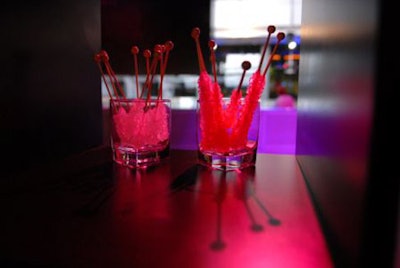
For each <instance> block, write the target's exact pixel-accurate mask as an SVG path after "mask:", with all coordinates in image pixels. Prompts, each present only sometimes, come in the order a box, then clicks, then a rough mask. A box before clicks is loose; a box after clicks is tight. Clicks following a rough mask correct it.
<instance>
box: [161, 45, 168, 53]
mask: <svg viewBox="0 0 400 268" xmlns="http://www.w3.org/2000/svg"><path fill="white" fill-rule="evenodd" d="M160 48H161V52H162V53H164V52H165V51H167V47H166V46H165V45H160Z"/></svg>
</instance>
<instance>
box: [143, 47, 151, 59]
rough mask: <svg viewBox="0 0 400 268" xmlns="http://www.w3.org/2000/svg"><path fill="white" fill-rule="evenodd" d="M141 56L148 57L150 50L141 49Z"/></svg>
mask: <svg viewBox="0 0 400 268" xmlns="http://www.w3.org/2000/svg"><path fill="white" fill-rule="evenodd" d="M143 56H144V57H145V58H150V57H151V51H150V49H146V50H144V51H143Z"/></svg>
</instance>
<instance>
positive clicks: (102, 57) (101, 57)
mask: <svg viewBox="0 0 400 268" xmlns="http://www.w3.org/2000/svg"><path fill="white" fill-rule="evenodd" d="M94 60H95V62H96V63H97V65H98V67H99V70H100V73H101V77H102V79H103V82H104V85H105V86H106V89H107V93H108V95H109V97H110V100H111V103H112V107H113V109H115V110H116V109H117V107H116V106H115V99H118V90H117V86H116V85H115V81H116V82H117V83H118V80H114V79H112V78H113V75H114V72H111V71H110V70H112V69H111V66H110V64H109V57H108V54H107V52H106V51H105V50H101V51H100V52H99V53H97V54H96V55H95V57H94ZM102 63H103V65H104V67H105V68H106V71H107V74H108V76H109V79H110V81H107V79H106V76H105V73H104V71H103V66H102ZM115 79H116V78H115ZM109 84H111V87H112V89H113V92H114V93H111V90H110V87H109ZM118 85H119V84H118ZM122 93H123V92H122Z"/></svg>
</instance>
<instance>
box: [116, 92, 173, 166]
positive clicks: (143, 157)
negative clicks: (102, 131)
mask: <svg viewBox="0 0 400 268" xmlns="http://www.w3.org/2000/svg"><path fill="white" fill-rule="evenodd" d="M110 117H111V118H110V120H111V148H112V152H113V160H114V161H115V162H116V163H118V164H120V165H122V166H127V167H129V168H146V167H149V166H154V165H157V164H158V163H160V161H161V160H162V159H163V158H166V157H167V156H168V155H169V148H170V133H171V101H170V100H169V99H150V100H146V99H123V100H118V99H117V100H116V99H112V100H110Z"/></svg>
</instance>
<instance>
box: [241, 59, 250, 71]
mask: <svg viewBox="0 0 400 268" xmlns="http://www.w3.org/2000/svg"><path fill="white" fill-rule="evenodd" d="M250 68H251V63H250V61H247V60H245V61H244V62H242V69H243V70H245V71H247V70H248V69H250Z"/></svg>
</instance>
